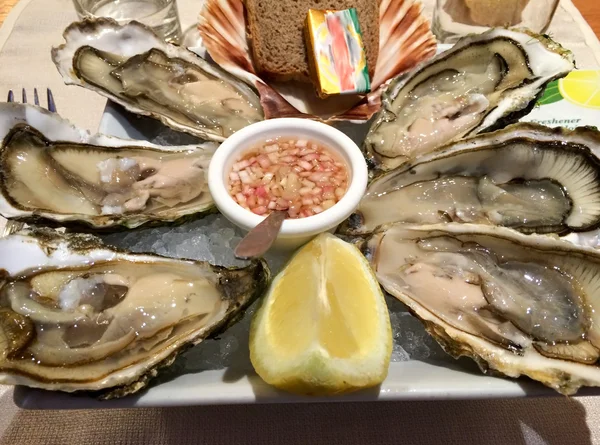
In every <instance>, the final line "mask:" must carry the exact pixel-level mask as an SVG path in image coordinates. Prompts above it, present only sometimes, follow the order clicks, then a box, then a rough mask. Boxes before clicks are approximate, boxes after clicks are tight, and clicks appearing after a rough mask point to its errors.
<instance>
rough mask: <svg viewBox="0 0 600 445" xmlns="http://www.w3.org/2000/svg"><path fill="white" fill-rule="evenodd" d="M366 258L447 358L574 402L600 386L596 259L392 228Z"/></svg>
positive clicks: (450, 230) (599, 258)
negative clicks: (582, 391)
mask: <svg viewBox="0 0 600 445" xmlns="http://www.w3.org/2000/svg"><path fill="white" fill-rule="evenodd" d="M363 250H364V251H365V252H366V254H367V256H368V257H369V259H370V261H371V264H372V266H373V268H374V270H375V273H376V276H377V278H378V280H379V283H380V284H381V285H382V286H383V288H384V289H385V290H386V291H387V292H389V293H390V294H392V295H393V296H394V297H396V298H398V299H399V300H400V301H402V302H403V303H405V304H406V305H407V306H408V307H409V308H410V310H411V312H412V313H413V314H415V315H416V316H417V317H418V318H419V319H421V321H422V322H423V323H424V325H425V327H426V329H427V331H428V332H429V333H430V334H431V335H432V336H433V337H434V338H435V339H436V340H437V341H438V342H439V343H440V345H441V346H442V347H443V348H444V349H445V351H446V352H448V353H449V354H450V355H452V356H454V357H455V358H458V357H459V356H469V357H471V358H473V359H474V360H475V361H476V362H477V363H478V365H479V366H480V368H481V369H482V371H483V372H491V373H500V374H503V375H506V376H509V377H519V376H521V375H526V376H529V377H530V378H532V379H534V380H538V381H540V382H542V383H544V384H545V385H547V386H549V387H551V388H554V389H555V390H557V391H559V392H561V393H563V394H566V395H569V394H574V393H576V392H577V390H578V389H579V388H580V387H581V386H600V367H599V366H598V358H599V357H600V317H599V314H600V252H598V251H596V250H594V249H591V248H587V247H580V246H575V245H573V244H571V243H569V242H568V241H563V240H558V239H555V238H552V237H549V236H545V235H524V234H521V233H519V232H516V231H514V230H512V229H507V228H504V227H494V226H483V225H473V224H454V223H449V224H437V225H430V226H411V225H402V224H394V225H392V226H389V227H387V228H386V230H382V231H381V232H378V233H376V234H374V235H373V236H372V237H371V238H370V239H369V240H368V242H367V243H365V245H363Z"/></svg>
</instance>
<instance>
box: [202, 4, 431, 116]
mask: <svg viewBox="0 0 600 445" xmlns="http://www.w3.org/2000/svg"><path fill="white" fill-rule="evenodd" d="M422 9H423V7H422V5H421V2H420V1H418V0H382V1H381V2H380V6H379V22H380V23H379V24H380V28H379V54H378V59H377V66H376V67H375V72H374V76H373V79H372V82H371V88H372V92H371V93H370V94H368V95H352V96H343V97H332V98H328V99H327V100H322V99H319V98H318V97H317V95H316V94H315V92H314V88H313V87H312V86H311V85H310V84H307V83H301V82H284V83H269V84H267V82H265V81H264V80H263V79H261V78H260V77H258V75H257V73H256V70H255V69H254V65H253V63H252V56H251V53H250V49H249V45H248V40H247V39H248V36H247V32H246V19H245V15H244V3H243V0H206V1H205V2H204V6H203V8H202V10H201V12H200V17H199V20H198V29H199V30H200V35H201V36H202V41H203V45H204V46H205V47H206V49H207V50H208V53H209V55H210V56H211V58H212V59H213V60H214V61H215V62H216V63H218V64H219V65H220V66H221V68H223V69H225V70H226V71H228V72H230V73H231V74H233V75H234V76H237V77H239V78H240V79H243V80H244V81H245V82H247V83H248V84H249V85H252V86H254V87H255V88H256V89H257V90H258V91H259V93H260V96H261V102H262V104H263V109H264V110H265V116H266V117H267V118H272V117H291V116H296V117H308V118H318V119H322V120H326V121H340V120H347V121H353V122H358V123H362V122H364V121H366V120H368V119H369V118H370V117H371V116H372V115H373V114H374V113H375V112H377V110H379V108H380V106H381V92H382V90H383V87H385V85H386V84H387V83H388V82H389V80H390V79H391V78H393V77H394V76H397V75H398V74H400V73H403V72H406V71H408V70H410V69H412V68H413V67H415V66H416V65H417V64H418V63H420V62H422V61H423V60H426V59H428V58H430V57H431V56H433V55H434V54H435V51H436V41H435V37H434V35H433V34H432V32H431V29H430V27H429V21H428V20H427V19H426V18H425V16H424V14H423V13H422ZM282 96H283V97H282ZM284 98H285V99H284Z"/></svg>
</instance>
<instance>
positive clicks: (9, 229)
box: [0, 88, 56, 238]
mask: <svg viewBox="0 0 600 445" xmlns="http://www.w3.org/2000/svg"><path fill="white" fill-rule="evenodd" d="M46 97H47V101H48V111H50V112H52V113H56V104H55V103H54V96H53V95H52V91H50V88H46ZM6 101H7V102H15V95H14V93H13V91H12V90H9V91H8V98H7V100H6ZM21 102H23V103H24V104H26V103H27V92H26V91H25V88H23V89H22V90H21ZM33 103H34V104H35V105H38V106H40V99H39V96H38V91H37V88H34V89H33ZM23 226H24V224H23V223H22V222H18V221H9V220H6V219H4V218H2V217H1V216H0V238H1V237H4V236H7V235H10V234H11V233H15V232H18V231H19V230H21V229H22V228H23Z"/></svg>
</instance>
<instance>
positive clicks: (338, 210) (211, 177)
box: [208, 118, 368, 250]
mask: <svg viewBox="0 0 600 445" xmlns="http://www.w3.org/2000/svg"><path fill="white" fill-rule="evenodd" d="M276 137H297V138H306V139H309V140H314V141H319V142H320V143H322V144H324V145H325V146H327V147H328V148H330V149H332V150H334V151H335V152H336V153H338V154H339V155H340V156H341V157H342V159H343V160H344V161H345V162H346V164H347V165H348V170H349V175H350V185H349V187H348V191H347V192H346V194H345V195H344V196H343V197H342V199H341V200H340V201H339V202H338V203H337V204H335V205H334V206H333V207H331V208H329V209H327V210H325V211H324V212H322V213H319V214H318V215H314V216H309V217H306V218H298V219H286V220H285V221H284V222H283V226H282V227H281V231H280V233H279V236H278V237H277V240H276V241H275V244H274V247H275V248H278V249H285V250H287V249H294V248H297V247H299V246H301V245H302V244H304V243H306V242H308V241H310V240H311V239H312V238H313V237H315V236H316V235H318V234H319V233H322V232H326V231H331V230H334V229H335V228H336V227H337V226H338V225H339V224H340V223H341V222H342V221H344V220H345V219H346V218H348V216H350V215H351V214H352V212H353V211H354V210H355V209H356V207H357V206H358V203H359V202H360V200H361V198H362V196H363V195H364V193H365V189H366V187H367V179H368V172H367V164H366V162H365V158H364V156H363V154H362V152H361V151H360V148H358V146H357V145H356V144H355V143H354V142H353V141H352V139H350V138H349V137H348V136H346V135H345V134H344V133H342V132H341V131H339V130H336V129H335V128H333V127H331V126H329V125H326V124H323V123H320V122H316V121H312V120H308V119H295V118H282V119H270V120H266V121H262V122H258V123H255V124H252V125H249V126H248V127H245V128H243V129H241V130H239V131H237V132H235V133H234V134H233V135H232V136H230V137H229V138H227V139H226V140H225V142H223V143H222V144H221V146H220V147H219V148H218V149H217V151H216V153H215V154H214V156H213V158H212V160H211V162H210V166H209V168H208V187H209V189H210V193H211V195H212V197H213V199H214V201H215V204H216V205H217V208H218V209H219V210H220V211H221V213H222V214H223V215H225V217H226V218H227V219H228V220H230V221H231V222H232V223H233V224H235V225H237V226H238V227H240V228H242V229H243V230H245V231H249V230H250V229H252V228H253V227H255V226H256V225H258V224H259V223H260V222H261V221H262V220H263V219H264V218H265V217H264V216H259V215H255V214H254V213H252V212H251V211H250V210H246V209H244V208H243V207H241V206H240V205H238V204H237V203H236V202H235V201H234V200H233V198H232V197H231V196H230V195H229V192H228V189H227V184H228V181H229V172H230V171H231V167H232V166H233V164H234V162H236V160H237V158H238V157H239V156H240V154H242V153H243V152H245V151H247V150H249V149H251V148H252V147H253V146H254V145H255V144H257V143H260V142H263V141H265V140H266V139H271V138H276Z"/></svg>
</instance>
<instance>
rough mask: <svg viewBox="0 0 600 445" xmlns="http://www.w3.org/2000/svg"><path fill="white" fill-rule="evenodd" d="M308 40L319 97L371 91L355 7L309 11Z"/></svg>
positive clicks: (306, 30)
mask: <svg viewBox="0 0 600 445" xmlns="http://www.w3.org/2000/svg"><path fill="white" fill-rule="evenodd" d="M305 40H306V48H307V51H306V52H307V55H308V65H309V67H310V70H311V76H312V79H313V82H314V84H315V87H316V90H317V94H318V95H319V97H321V98H325V97H328V96H331V95H336V94H366V93H368V92H369V91H370V90H371V81H370V78H369V70H368V67H367V59H366V56H365V49H364V46H363V42H362V34H361V31H360V25H359V23H358V15H357V13H356V9H355V8H350V9H345V10H342V11H335V10H316V9H310V10H309V11H308V16H307V18H306V27H305Z"/></svg>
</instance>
